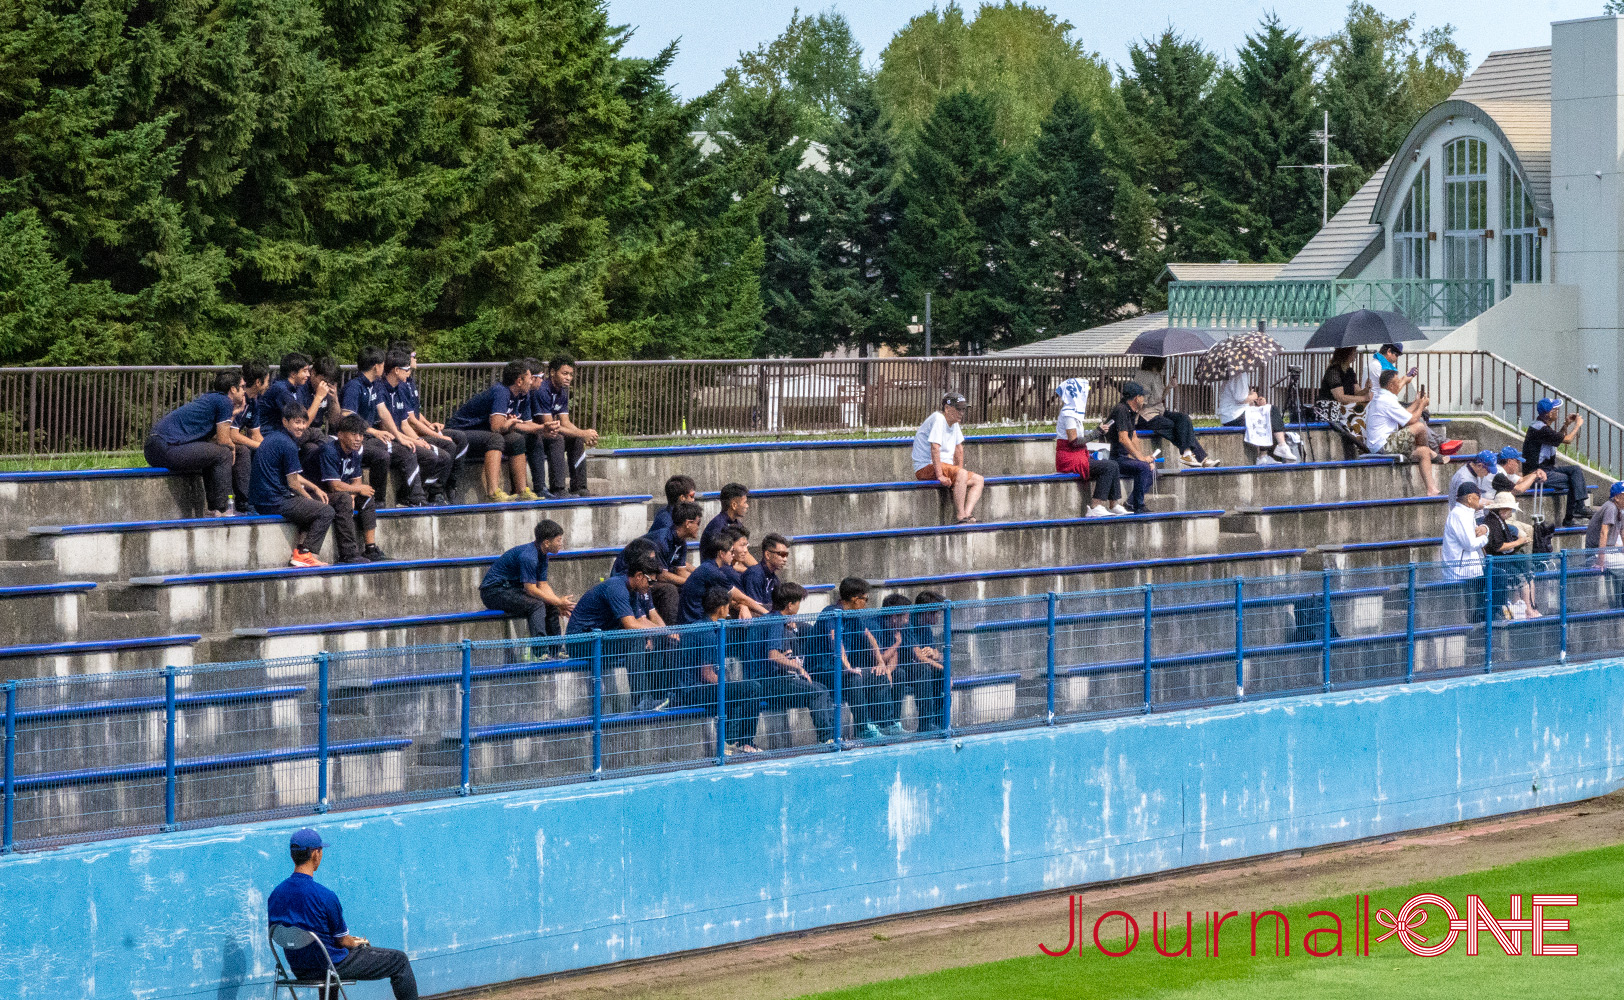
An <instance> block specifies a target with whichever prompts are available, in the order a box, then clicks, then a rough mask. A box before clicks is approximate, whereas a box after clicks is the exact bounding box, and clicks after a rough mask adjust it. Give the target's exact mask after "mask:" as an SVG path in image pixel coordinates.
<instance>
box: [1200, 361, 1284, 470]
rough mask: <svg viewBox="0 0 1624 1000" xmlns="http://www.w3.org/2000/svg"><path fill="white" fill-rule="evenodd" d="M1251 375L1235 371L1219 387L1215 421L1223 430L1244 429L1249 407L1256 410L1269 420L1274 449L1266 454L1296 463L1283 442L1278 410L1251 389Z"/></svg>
mask: <svg viewBox="0 0 1624 1000" xmlns="http://www.w3.org/2000/svg"><path fill="white" fill-rule="evenodd" d="M1252 374H1253V373H1252V372H1238V373H1236V374H1235V375H1234V376H1233V377H1232V378H1230V379H1229V381H1227V382H1225V383H1224V384H1223V385H1220V386H1219V387H1218V421H1219V423H1221V424H1223V425H1224V426H1225V427H1245V426H1246V411H1247V408H1248V407H1254V406H1255V407H1257V408H1258V409H1260V410H1262V411H1263V412H1264V413H1265V414H1267V415H1268V418H1269V432H1270V434H1271V435H1272V436H1273V438H1274V447H1273V448H1272V449H1270V451H1269V455H1270V456H1271V457H1272V458H1273V459H1274V460H1275V461H1277V462H1295V461H1297V453H1296V452H1294V451H1292V450H1291V444H1290V442H1288V441H1287V440H1286V421H1285V418H1283V417H1282V416H1281V415H1280V410H1279V409H1278V408H1277V407H1275V406H1274V405H1272V404H1271V403H1270V402H1269V401H1268V400H1267V399H1265V398H1264V396H1263V394H1262V393H1260V392H1258V391H1257V390H1255V389H1253V388H1252Z"/></svg>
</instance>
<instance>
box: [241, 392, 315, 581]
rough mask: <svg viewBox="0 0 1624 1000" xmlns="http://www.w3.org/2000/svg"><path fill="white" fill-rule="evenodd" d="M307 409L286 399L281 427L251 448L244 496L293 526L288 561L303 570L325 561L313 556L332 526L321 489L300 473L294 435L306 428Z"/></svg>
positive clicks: (300, 468) (274, 429) (295, 436)
mask: <svg viewBox="0 0 1624 1000" xmlns="http://www.w3.org/2000/svg"><path fill="white" fill-rule="evenodd" d="M305 420H306V418H305V411H304V408H303V407H301V406H300V405H299V404H298V403H289V404H288V406H287V409H285V410H283V411H282V420H281V425H280V426H277V427H272V428H270V430H269V432H268V433H267V434H266V435H265V440H263V441H261V442H260V443H259V448H258V449H257V450H255V452H254V472H253V475H252V476H251V477H250V479H249V485H248V499H249V501H250V502H252V503H253V505H254V509H255V510H257V511H259V512H260V513H261V514H276V515H280V516H281V518H282V519H283V520H284V521H289V522H291V523H292V524H293V525H294V526H295V527H296V528H298V531H297V533H296V534H295V535H294V542H293V555H291V556H290V557H289V558H288V565H290V566H298V567H301V568H305V569H308V568H311V567H314V566H324V565H326V564H325V563H323V562H322V561H321V559H320V558H319V557H318V556H317V555H316V553H317V552H318V551H319V550H320V549H321V543H322V542H324V541H326V540H327V529H328V528H330V527H332V524H333V508H332V507H330V506H329V505H328V503H327V494H326V493H324V492H322V490H321V487H319V486H317V485H316V484H315V483H313V482H311V481H310V480H308V479H306V478H305V477H304V466H303V465H302V464H301V463H300V461H299V445H298V444H297V443H296V442H297V440H298V438H297V435H301V434H303V433H304V431H305Z"/></svg>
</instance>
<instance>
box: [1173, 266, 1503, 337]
mask: <svg viewBox="0 0 1624 1000" xmlns="http://www.w3.org/2000/svg"><path fill="white" fill-rule="evenodd" d="M1494 290H1495V283H1494V279H1492V278H1470V279H1448V278H1376V279H1359V278H1355V279H1342V278H1334V279H1326V280H1309V281H1291V280H1286V281H1171V282H1168V285H1167V313H1168V322H1169V324H1171V325H1173V326H1200V327H1219V328H1228V329H1239V330H1255V329H1257V325H1258V323H1266V324H1268V325H1269V326H1298V327H1302V326H1309V327H1312V326H1318V325H1319V324H1321V323H1323V322H1325V321H1326V320H1328V319H1330V318H1331V317H1332V316H1339V315H1341V314H1343V313H1347V312H1353V311H1354V310H1356V309H1382V310H1390V311H1393V312H1398V313H1403V314H1404V315H1405V316H1407V317H1409V319H1410V320H1411V321H1412V322H1414V323H1415V324H1416V325H1417V326H1423V327H1454V326H1459V325H1461V324H1462V323H1465V322H1466V321H1467V320H1470V319H1472V318H1473V317H1476V316H1478V315H1480V314H1482V313H1484V312H1486V311H1487V310H1488V309H1489V307H1490V306H1492V305H1494Z"/></svg>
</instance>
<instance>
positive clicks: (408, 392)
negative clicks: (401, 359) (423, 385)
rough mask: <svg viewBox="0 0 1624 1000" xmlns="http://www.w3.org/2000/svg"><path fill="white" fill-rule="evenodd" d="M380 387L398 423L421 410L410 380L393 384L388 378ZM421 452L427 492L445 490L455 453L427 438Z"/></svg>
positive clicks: (419, 464) (382, 399)
mask: <svg viewBox="0 0 1624 1000" xmlns="http://www.w3.org/2000/svg"><path fill="white" fill-rule="evenodd" d="M378 389H379V390H380V393H381V395H380V397H379V401H380V402H382V403H383V405H384V408H385V409H387V410H388V411H389V417H390V419H391V420H393V421H394V422H395V426H396V427H405V426H406V418H407V417H410V416H411V415H412V414H414V413H416V412H417V392H416V391H415V390H414V389H412V388H411V383H410V382H402V383H401V384H399V385H397V386H391V385H390V384H389V380H388V379H384V380H383V381H382V382H380V383H378ZM414 451H416V453H417V467H418V469H419V470H421V472H422V476H423V489H424V492H425V493H434V494H439V493H442V492H443V491H444V489H445V485H444V484H445V481H446V477H447V476H449V475H450V474H451V462H452V458H451V453H450V452H449V451H445V450H442V449H440V448H436V447H435V446H434V445H432V444H429V443H428V442H427V441H424V442H423V443H422V444H421V445H420V446H418V447H417V448H416V449H414Z"/></svg>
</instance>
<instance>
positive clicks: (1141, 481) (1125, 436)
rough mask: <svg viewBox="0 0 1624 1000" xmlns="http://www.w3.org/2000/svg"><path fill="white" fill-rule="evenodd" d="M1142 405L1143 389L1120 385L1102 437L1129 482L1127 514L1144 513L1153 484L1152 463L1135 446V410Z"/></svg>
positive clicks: (1154, 478)
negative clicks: (1118, 396) (1104, 437)
mask: <svg viewBox="0 0 1624 1000" xmlns="http://www.w3.org/2000/svg"><path fill="white" fill-rule="evenodd" d="M1144 405H1145V387H1144V386H1142V385H1140V384H1139V383H1138V382H1128V383H1125V384H1124V385H1123V386H1122V402H1120V403H1118V404H1117V405H1116V408H1115V409H1113V410H1112V411H1111V415H1110V416H1109V417H1107V418H1106V421H1105V427H1106V437H1107V440H1109V441H1110V442H1111V460H1112V461H1113V462H1115V463H1116V464H1117V468H1119V469H1120V470H1122V474H1123V475H1124V476H1127V477H1129V478H1130V479H1131V480H1132V481H1133V492H1132V493H1131V494H1129V495H1128V508H1127V509H1128V513H1130V514H1144V513H1146V512H1147V511H1149V509H1150V508H1148V507H1146V506H1145V493H1146V492H1148V491H1149V490H1150V487H1151V484H1152V483H1154V482H1155V481H1156V463H1155V459H1153V458H1152V457H1151V456H1150V455H1147V454H1145V452H1144V451H1142V450H1141V449H1140V445H1139V410H1140V408H1141V407H1142V406H1144Z"/></svg>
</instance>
